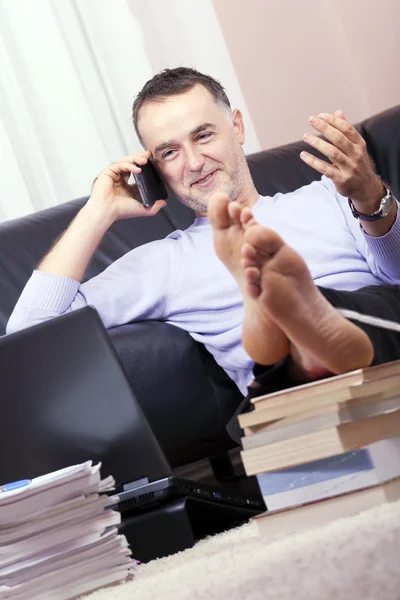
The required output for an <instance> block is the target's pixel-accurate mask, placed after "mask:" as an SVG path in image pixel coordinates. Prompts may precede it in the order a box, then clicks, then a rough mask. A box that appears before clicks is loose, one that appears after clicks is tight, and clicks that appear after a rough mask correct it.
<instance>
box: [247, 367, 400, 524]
mask: <svg viewBox="0 0 400 600" xmlns="http://www.w3.org/2000/svg"><path fill="white" fill-rule="evenodd" d="M252 404H253V410H252V411H251V412H248V413H244V414H242V415H240V416H239V423H240V426H241V427H242V429H244V433H245V436H244V437H243V438H242V446H243V450H242V452H241V456H242V460H243V464H244V467H245V470H246V473H247V475H256V476H257V479H258V483H259V486H260V490H261V493H262V495H263V498H264V500H265V504H266V506H267V509H268V511H267V512H266V513H264V514H263V515H260V516H259V517H257V518H256V520H257V522H258V524H259V527H260V529H261V531H262V532H265V533H268V534H271V533H273V534H279V533H289V532H294V531H300V530H303V529H307V528H311V527H318V526H320V525H322V524H324V523H327V522H329V521H332V520H334V519H337V518H340V517H344V516H350V515H354V514H357V513H359V512H361V511H363V510H366V509H368V508H372V507H374V506H377V505H380V504H382V503H384V502H390V501H394V500H397V499H400V361H395V362H391V363H386V364H383V365H379V366H376V367H369V368H367V369H359V370H357V371H352V372H350V373H346V374H345V375H338V376H335V377H331V378H329V379H324V380H320V381H316V382H313V383H309V384H305V385H302V386H298V387H295V388H290V389H287V390H282V391H280V392H277V393H274V394H268V395H265V396H260V397H258V398H253V399H252Z"/></svg>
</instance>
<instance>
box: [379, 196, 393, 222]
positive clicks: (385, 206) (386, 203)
mask: <svg viewBox="0 0 400 600" xmlns="http://www.w3.org/2000/svg"><path fill="white" fill-rule="evenodd" d="M392 204H393V196H392V195H391V194H390V195H389V196H386V197H385V198H383V200H382V202H381V216H382V217H386V216H387V215H388V214H389V211H390V209H391V208H392Z"/></svg>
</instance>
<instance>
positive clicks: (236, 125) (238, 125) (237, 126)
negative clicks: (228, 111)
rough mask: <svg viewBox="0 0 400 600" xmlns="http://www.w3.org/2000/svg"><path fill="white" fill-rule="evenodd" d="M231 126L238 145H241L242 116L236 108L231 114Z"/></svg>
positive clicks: (243, 137) (243, 133)
mask: <svg viewBox="0 0 400 600" xmlns="http://www.w3.org/2000/svg"><path fill="white" fill-rule="evenodd" d="M232 125H233V129H234V131H235V133H236V135H237V138H238V140H239V143H240V144H241V145H243V144H244V140H245V130H244V123H243V115H242V113H241V112H240V110H239V109H238V108H235V110H234V111H233V112H232Z"/></svg>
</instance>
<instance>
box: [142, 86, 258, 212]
mask: <svg viewBox="0 0 400 600" xmlns="http://www.w3.org/2000/svg"><path fill="white" fill-rule="evenodd" d="M139 129H140V133H141V136H142V139H143V142H144V146H145V148H146V150H150V151H151V153H152V160H153V162H154V164H155V165H156V167H157V169H158V170H159V172H160V174H161V176H162V178H163V180H164V182H165V183H166V184H167V186H168V187H169V188H170V189H171V190H172V191H173V192H174V193H175V194H176V196H177V197H178V198H179V199H180V200H181V202H182V203H183V204H186V206H189V207H190V208H192V209H193V210H194V211H195V212H196V213H197V214H198V215H204V214H206V212H207V205H208V201H209V199H210V197H211V195H212V194H213V193H214V192H215V191H220V192H226V193H227V194H228V196H229V197H230V199H231V200H236V199H237V198H238V196H239V194H240V192H241V191H242V188H243V184H244V172H245V164H246V159H245V156H244V153H243V150H242V144H243V142H244V127H243V121H242V116H241V114H240V112H239V111H237V110H235V111H234V112H233V114H232V115H231V114H228V112H227V111H226V110H224V109H223V108H222V107H221V106H219V105H218V104H216V102H215V101H214V99H213V97H212V96H211V94H210V93H209V91H208V90H207V89H206V88H204V87H203V86H202V85H196V86H194V87H193V88H192V89H190V90H189V91H188V92H185V93H183V94H180V95H177V96H169V97H167V98H165V99H163V100H161V101H159V102H149V103H147V104H145V105H144V106H143V107H142V108H141V110H140V118H139Z"/></svg>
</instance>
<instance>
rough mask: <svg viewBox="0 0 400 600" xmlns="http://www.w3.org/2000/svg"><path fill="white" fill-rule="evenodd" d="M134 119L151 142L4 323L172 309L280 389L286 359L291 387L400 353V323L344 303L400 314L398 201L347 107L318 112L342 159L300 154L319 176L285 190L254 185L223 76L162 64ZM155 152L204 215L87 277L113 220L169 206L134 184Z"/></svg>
mask: <svg viewBox="0 0 400 600" xmlns="http://www.w3.org/2000/svg"><path fill="white" fill-rule="evenodd" d="M133 122H134V126H135V129H136V132H137V134H138V136H139V139H140V140H141V142H142V144H143V147H144V148H145V151H144V152H141V153H138V154H135V155H133V156H127V157H125V158H123V159H121V160H120V161H118V162H116V163H113V164H112V165H110V166H108V167H107V168H105V169H104V170H103V171H102V172H101V173H100V174H99V176H98V177H97V178H96V180H95V183H94V186H93V190H92V195H91V198H90V199H89V201H88V202H87V204H86V205H85V206H84V207H83V208H82V210H81V211H80V212H79V214H78V215H77V217H76V218H75V220H74V221H73V222H72V223H71V225H70V226H69V228H68V229H67V231H66V232H65V233H64V235H63V236H62V237H61V239H60V240H59V241H58V242H57V243H56V245H55V246H54V247H53V248H52V249H51V250H50V252H49V254H48V255H47V256H46V257H45V258H44V259H43V261H42V262H41V264H40V265H39V267H38V269H37V270H36V271H34V273H33V274H32V277H31V279H30V280H29V281H28V283H27V285H26V287H25V289H24V291H23V293H22V295H21V297H20V299H19V301H18V303H17V305H16V307H15V309H14V312H13V314H12V315H11V317H10V321H9V323H8V327H7V332H11V331H15V330H17V329H20V328H23V327H27V326H29V325H33V324H34V323H37V322H39V321H43V320H46V319H49V318H52V317H54V316H57V315H59V314H62V313H65V312H68V311H70V310H74V309H77V308H80V307H82V306H85V305H87V304H91V305H93V306H94V307H95V308H96V309H97V310H98V312H99V315H100V317H101V318H102V320H103V322H104V324H105V326H106V327H108V328H109V327H114V326H117V325H121V324H124V323H128V322H132V321H136V320H143V319H157V320H164V321H167V322H169V323H172V324H173V325H176V326H177V327H180V328H182V329H185V330H186V331H188V332H189V333H190V335H191V336H192V337H193V338H194V339H195V340H197V341H199V342H202V343H204V344H205V346H206V347H207V349H208V350H209V351H210V352H211V353H212V354H213V355H214V357H215V359H216V360H217V362H218V363H219V364H220V365H221V366H222V367H223V368H224V369H225V371H226V372H227V373H228V375H229V376H230V377H231V378H232V379H233V380H234V381H235V382H236V384H237V386H238V387H239V389H240V390H241V391H242V393H243V394H246V391H247V386H248V385H249V383H250V382H251V381H252V379H253V368H254V366H255V363H257V364H256V370H255V373H256V374H260V373H261V372H262V371H264V373H263V375H262V377H261V380H259V381H262V382H264V383H266V385H267V389H270V388H268V385H269V384H270V379H271V378H270V375H271V371H272V372H273V373H275V374H276V372H277V369H278V374H279V377H278V379H279V378H281V380H282V381H285V382H286V384H287V383H290V377H293V381H294V382H296V381H300V380H304V379H307V378H314V377H318V376H321V375H326V374H328V373H341V372H344V371H348V370H352V369H356V368H358V367H364V366H368V365H370V364H371V363H372V362H373V361H375V362H376V363H378V362H386V361H389V360H394V359H397V358H400V340H399V336H398V334H396V333H393V332H391V331H387V330H384V329H378V328H373V327H371V326H369V325H362V324H360V326H358V325H356V324H355V323H353V322H350V321H348V320H347V319H345V318H344V317H343V316H342V315H341V314H340V312H338V311H337V310H336V308H337V307H340V308H347V309H353V310H358V311H360V312H363V313H367V314H372V315H377V316H380V317H382V318H386V319H391V320H395V321H400V302H399V300H400V293H399V288H398V285H399V284H400V217H399V215H398V205H397V201H396V200H395V199H394V198H393V196H392V195H391V192H390V190H389V189H388V188H387V186H385V185H384V184H383V183H382V181H381V180H380V179H379V177H378V176H377V175H376V174H375V172H374V170H373V168H372V166H371V163H370V160H369V158H368V154H367V151H366V145H365V142H364V140H363V139H362V138H361V136H360V135H359V134H358V133H357V131H356V130H355V129H354V128H353V127H352V126H351V125H350V124H349V123H347V121H346V120H345V119H344V115H343V114H342V113H340V112H339V111H337V112H336V113H335V114H333V115H330V114H321V115H319V117H318V118H316V117H314V118H313V119H312V120H311V123H312V125H313V126H314V127H315V129H316V131H317V132H318V133H320V134H322V135H323V136H324V138H325V140H324V139H322V138H321V137H317V136H308V137H306V138H305V139H306V141H307V142H308V143H309V144H310V145H311V146H314V147H317V148H318V149H319V150H321V152H323V153H324V154H325V155H326V156H327V157H328V158H329V159H330V160H331V164H328V163H326V162H323V161H320V160H317V159H316V158H314V157H312V156H311V155H310V154H308V153H303V154H302V156H301V158H302V159H303V160H304V161H305V162H307V163H308V164H310V165H311V166H313V167H314V168H315V169H316V170H317V171H319V172H320V173H321V174H322V175H323V177H322V179H321V180H320V181H316V182H313V183H312V184H311V185H309V186H305V187H303V188H301V189H300V190H297V191H296V192H293V193H290V194H286V195H283V194H277V195H276V196H274V197H273V198H271V197H262V196H260V195H259V194H258V192H257V190H256V188H255V186H254V183H253V181H252V178H251V175H250V172H249V169H248V165H247V161H246V158H245V155H244V153H243V149H242V145H243V142H244V139H245V128H244V123H243V119H242V115H241V113H240V111H239V110H237V109H235V110H233V111H232V110H231V107H230V104H229V100H228V98H227V96H226V94H225V91H224V89H223V88H222V86H221V85H220V84H219V83H218V82H217V81H215V80H214V79H213V78H211V77H209V76H207V75H203V74H202V73H199V72H197V71H195V70H193V69H188V68H184V67H180V68H177V69H167V70H165V71H163V72H161V73H159V74H157V75H156V76H155V77H153V78H152V79H151V80H150V81H148V82H147V83H146V85H145V86H144V88H143V89H142V90H141V92H140V93H139V94H138V96H137V98H136V100H135V103H134V106H133ZM150 158H151V159H152V161H153V162H154V164H155V166H156V167H157V169H158V171H159V173H160V175H161V177H162V178H163V180H164V182H165V184H166V185H167V187H168V188H169V189H170V190H172V192H174V193H175V194H176V196H177V197H178V198H179V199H180V201H181V202H182V203H184V204H185V205H187V206H189V207H190V208H192V209H193V210H194V211H195V214H196V219H195V221H194V223H193V225H192V226H191V227H189V228H188V229H187V230H185V231H176V232H174V233H173V234H171V235H169V236H168V237H167V238H166V239H164V240H160V241H155V242H152V243H150V244H147V245H146V246H141V247H138V248H136V249H134V250H132V251H131V252H129V253H128V254H126V255H125V256H123V257H121V258H120V259H119V260H117V261H116V262H115V263H114V264H112V265H111V266H110V267H109V268H107V269H106V270H105V271H104V272H103V273H101V274H100V275H98V276H97V277H95V278H93V279H91V280H89V281H87V282H85V283H81V281H82V279H83V276H84V273H85V271H86V268H87V266H88V263H89V261H90V260H91V258H92V256H93V253H94V251H95V249H96V248H97V246H98V244H99V243H100V241H101V239H102V238H103V236H104V234H105V233H106V231H107V230H108V228H109V227H110V226H111V225H112V224H113V223H114V222H115V221H118V220H119V219H126V218H138V217H151V216H153V215H155V214H157V212H158V211H159V210H160V209H162V207H163V206H165V202H164V201H163V200H158V201H157V202H156V203H155V204H154V206H153V207H152V208H151V209H146V208H145V207H144V206H143V205H142V204H141V203H140V202H139V201H137V200H136V199H134V198H133V197H132V189H133V188H132V187H131V186H130V185H128V179H129V177H130V175H131V173H134V174H137V173H139V172H140V166H143V165H144V164H146V163H147V161H148V160H149V159H150ZM299 160H300V159H299ZM349 197H350V198H351V202H349V200H348V198H349ZM209 207H210V210H209ZM207 215H209V216H210V220H209V219H208V216H207ZM210 221H211V222H210ZM360 224H362V226H360ZM267 228H268V229H267ZM220 259H221V260H220ZM226 267H227V268H226ZM335 307H336V308H335ZM261 365H264V366H266V367H267V368H266V369H265V368H264V367H261ZM279 369H283V371H282V370H281V371H279ZM280 375H282V377H280ZM275 380H276V376H275Z"/></svg>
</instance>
